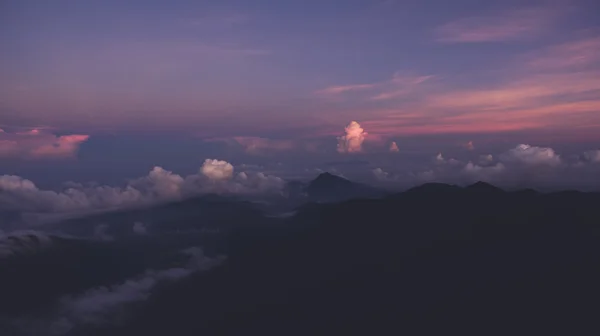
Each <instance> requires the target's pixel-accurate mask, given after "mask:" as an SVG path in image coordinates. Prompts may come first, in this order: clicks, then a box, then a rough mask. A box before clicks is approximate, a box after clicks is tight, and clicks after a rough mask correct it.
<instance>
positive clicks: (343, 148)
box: [337, 121, 367, 153]
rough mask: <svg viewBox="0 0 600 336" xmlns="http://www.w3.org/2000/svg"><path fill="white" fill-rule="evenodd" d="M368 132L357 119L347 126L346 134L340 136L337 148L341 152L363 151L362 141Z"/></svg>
mask: <svg viewBox="0 0 600 336" xmlns="http://www.w3.org/2000/svg"><path fill="white" fill-rule="evenodd" d="M366 135H367V133H366V132H365V130H364V129H363V128H362V127H360V124H359V123H358V122H356V121H352V122H351V123H350V124H348V126H346V135H344V136H341V137H338V146H337V150H338V152H340V153H357V152H361V151H362V143H363V142H364V141H365V136H366Z"/></svg>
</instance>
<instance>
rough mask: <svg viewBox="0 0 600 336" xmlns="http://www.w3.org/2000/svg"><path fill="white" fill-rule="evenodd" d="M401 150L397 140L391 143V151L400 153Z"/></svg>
mask: <svg viewBox="0 0 600 336" xmlns="http://www.w3.org/2000/svg"><path fill="white" fill-rule="evenodd" d="M399 151H400V148H398V144H397V143H396V141H392V143H391V144H390V152H392V153H398V152H399Z"/></svg>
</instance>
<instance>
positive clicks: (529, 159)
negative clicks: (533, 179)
mask: <svg viewBox="0 0 600 336" xmlns="http://www.w3.org/2000/svg"><path fill="white" fill-rule="evenodd" d="M501 159H502V160H503V161H506V162H518V163H523V164H526V165H547V166H558V165H560V164H561V162H562V161H561V158H560V155H558V154H556V152H555V151H554V149H552V148H548V147H535V146H530V145H525V144H521V145H518V146H517V147H515V148H513V149H511V150H509V151H508V152H506V153H504V154H503V155H502V156H501Z"/></svg>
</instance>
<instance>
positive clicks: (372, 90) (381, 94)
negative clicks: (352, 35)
mask: <svg viewBox="0 0 600 336" xmlns="http://www.w3.org/2000/svg"><path fill="white" fill-rule="evenodd" d="M431 78H434V76H431V75H427V76H413V75H403V74H400V73H395V74H394V76H393V77H392V78H391V79H389V80H385V81H381V82H377V83H370V84H353V85H339V86H331V87H328V88H325V89H323V90H320V91H317V93H318V94H321V95H326V96H338V95H341V94H343V93H346V92H351V91H352V92H354V91H365V92H366V94H368V96H369V97H370V99H372V100H389V99H394V98H399V97H403V96H406V95H409V94H412V93H413V92H415V90H416V89H417V88H418V87H419V86H420V85H421V84H423V83H424V82H426V81H428V80H430V79H431ZM363 94H364V93H363Z"/></svg>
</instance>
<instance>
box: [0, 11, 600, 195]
mask: <svg viewBox="0 0 600 336" xmlns="http://www.w3.org/2000/svg"><path fill="white" fill-rule="evenodd" d="M599 13H600V4H598V2H597V1H591V0H590V1H587V0H581V1H577V0H572V1H568V0H564V1H560V0H557V1H512V0H509V1H494V2H492V1H475V0H456V1H446V0H418V1H417V0H381V1H367V0H348V1H330V0H303V1H267V0H256V1H242V0H237V1H230V0H223V1H191V0H171V1H152V0H146V1H142V0H138V1H116V0H104V1H63V0H54V1H42V0H39V1H34V0H18V1H17V0H5V1H2V2H1V3H0V45H2V48H1V49H2V50H1V51H0V129H2V130H3V131H2V132H0V176H1V175H18V176H22V177H24V178H28V179H32V180H35V181H36V183H37V184H38V185H42V186H48V187H56V186H57V185H59V184H60V183H63V182H66V181H69V180H72V181H78V182H80V181H91V180H93V181H98V182H100V183H119V182H122V181H124V180H125V179H128V178H134V177H138V176H142V175H144V174H146V173H147V172H148V171H150V169H152V167H154V166H162V167H165V168H166V169H171V170H174V171H177V172H180V173H182V174H185V173H193V172H196V171H197V170H198V167H199V166H200V165H202V162H204V160H205V159H206V158H216V159H221V160H227V161H229V162H232V163H233V164H234V165H236V167H237V166H240V165H242V164H246V165H258V166H259V167H260V169H261V170H262V171H265V172H272V173H273V174H277V175H278V176H282V177H300V176H310V175H311V174H313V175H314V174H315V173H316V172H318V171H320V170H331V169H336V170H339V171H341V172H343V171H344V169H347V172H346V173H347V174H351V173H355V174H356V175H357V176H359V175H361V174H364V176H367V175H368V176H370V177H371V178H372V177H373V176H372V175H373V174H371V172H372V171H373V169H377V168H380V169H382V170H385V171H386V172H388V176H387V177H388V178H389V177H390V176H392V175H393V176H396V177H397V176H404V177H406V176H412V177H414V176H420V175H419V174H420V173H423V172H428V171H430V170H431V167H428V166H427V165H428V164H431V163H432V161H431V160H434V163H435V157H436V155H437V154H438V153H440V152H441V153H443V154H444V157H446V159H447V158H449V157H456V158H457V160H459V161H461V162H462V164H463V165H462V166H461V167H462V168H463V170H464V169H466V168H467V166H466V164H467V163H468V162H469V161H472V162H473V163H475V162H477V160H479V158H480V156H481V155H487V154H494V155H501V153H509V152H508V151H510V150H511V149H515V148H518V147H516V146H517V145H519V144H529V145H531V146H533V147H535V148H542V149H543V148H552V149H553V150H554V151H555V153H557V155H558V154H560V156H561V158H562V163H563V164H569V165H577V164H579V163H581V162H584V161H585V162H588V163H589V162H595V161H594V158H595V156H593V155H592V154H590V153H593V152H590V151H594V150H598V149H599V148H600V14H599ZM352 121H357V122H358V124H359V125H358V126H356V125H355V124H351V122H352ZM353 125H354V126H353ZM347 126H348V128H347V129H345V128H346V127H347ZM338 137H345V138H339V139H338ZM393 143H394V144H393ZM390 148H394V150H391V151H390ZM395 148H397V149H398V150H397V151H396V150H395ZM544 153H545V154H544ZM584 153H588V157H587V159H581V158H586V156H585V155H586V154H584ZM530 154H531V153H530ZM538 154H539V153H537V154H532V155H534V156H535V155H538ZM547 154H548V153H547V152H543V153H542V154H541V155H542V156H544V155H546V156H547ZM590 155H592V156H590ZM432 158H433V159H432ZM582 160H583V161H582ZM586 160H587V161H586ZM505 161H506V160H505ZM509 161H510V160H509ZM599 161H600V159H599ZM507 162H508V161H507ZM507 162H500V161H499V163H504V164H506V163H507ZM567 162H568V163H567ZM495 163H496V161H494V164H495ZM490 164H491V163H490ZM349 167H350V168H349ZM478 167H480V168H483V167H485V166H484V164H483V163H481V166H478ZM491 167H493V165H491ZM257 169H258V168H257ZM478 172H479V171H478ZM394 174H395V175H394ZM411 174H412V175H411ZM478 174H479V173H478ZM590 174H591V175H590ZM375 175H376V176H375V177H378V178H379V180H380V181H381V180H382V176H381V175H379V176H377V174H375ZM442 175H443V174H442ZM574 175H577V174H574ZM427 176H429V175H427ZM439 176H440V175H439V174H438V178H441V177H439ZM443 176H446V175H443ZM482 176H483V175H481V176H479V177H482ZM582 176H585V179H593V178H596V177H598V174H595V175H594V174H592V173H589V174H588V175H585V174H584V175H582ZM483 177H486V176H483ZM364 178H365V179H366V177H364ZM398 179H401V178H398ZM406 179H407V180H408V177H406ZM585 179H584V180H583V181H579V182H578V183H579V184H578V185H581V184H585V181H586V180H585ZM417 180H418V179H417ZM424 180H427V178H425V179H424ZM419 181H421V180H419ZM407 183H408V182H407Z"/></svg>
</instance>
